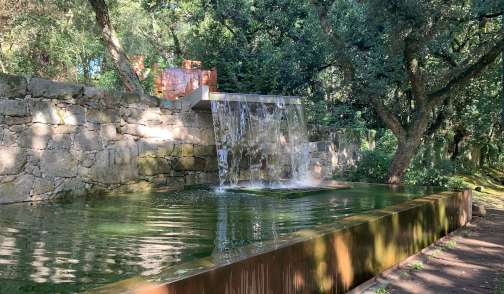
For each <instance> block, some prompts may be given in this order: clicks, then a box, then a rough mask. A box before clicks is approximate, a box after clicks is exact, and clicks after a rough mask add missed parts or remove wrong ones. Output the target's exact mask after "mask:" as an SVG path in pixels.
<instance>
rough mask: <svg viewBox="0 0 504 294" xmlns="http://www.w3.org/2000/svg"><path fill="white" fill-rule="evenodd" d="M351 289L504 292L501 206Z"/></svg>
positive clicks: (384, 291) (413, 291)
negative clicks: (371, 279) (370, 280)
mask: <svg viewBox="0 0 504 294" xmlns="http://www.w3.org/2000/svg"><path fill="white" fill-rule="evenodd" d="M351 293H365V294H371V293H422V294H428V293H495V294H500V293H504V210H498V209H489V210H488V211H487V216H486V217H484V218H474V219H473V220H472V221H471V223H470V224H468V225H467V226H466V227H464V228H461V229H459V230H457V231H455V232H454V233H453V234H450V235H449V236H447V237H445V238H442V239H441V240H439V241H438V242H436V243H435V244H433V245H431V246H429V247H427V248H426V249H424V250H422V252H421V253H419V254H416V255H414V256H412V257H410V258H408V259H407V260H406V261H405V262H403V263H401V264H400V265H399V266H398V267H395V268H392V269H389V270H387V271H385V272H384V273H382V274H381V275H380V276H379V277H377V278H376V279H375V280H374V281H372V282H368V283H365V284H363V285H361V286H359V287H357V288H356V289H355V290H354V291H352V292H351Z"/></svg>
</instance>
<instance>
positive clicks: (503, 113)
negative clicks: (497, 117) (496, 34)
mask: <svg viewBox="0 0 504 294" xmlns="http://www.w3.org/2000/svg"><path fill="white" fill-rule="evenodd" d="M501 18H502V34H503V35H504V15H502V16H501ZM501 65H502V82H501V83H502V93H501V96H502V98H501V99H502V107H501V127H502V130H503V132H504V48H503V49H502V64H501Z"/></svg>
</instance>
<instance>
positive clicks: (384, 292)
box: [374, 287, 500, 294]
mask: <svg viewBox="0 0 504 294" xmlns="http://www.w3.org/2000/svg"><path fill="white" fill-rule="evenodd" d="M374 292H375V294H390V291H389V290H388V289H387V287H380V288H378V289H376V290H375V291H374ZM499 294H500V293H499Z"/></svg>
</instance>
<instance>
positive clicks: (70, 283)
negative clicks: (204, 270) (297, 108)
mask: <svg viewBox="0 0 504 294" xmlns="http://www.w3.org/2000/svg"><path fill="white" fill-rule="evenodd" d="M352 185H353V188H351V189H345V190H338V191H329V192H328V191H326V192H322V193H320V194H315V195H313V194H312V195H309V196H305V197H296V198H288V197H270V196H264V195H251V194H241V193H215V192H213V191H212V190H193V191H182V192H166V193H149V194H129V195H121V196H101V197H87V198H80V199H66V200H59V201H52V202H44V203H42V202H41V203H21V204H10V205H0V293H71V292H79V291H83V290H86V289H92V288H96V287H99V286H102V285H104V284H107V283H111V282H115V281H118V280H121V279H125V278H128V277H132V276H135V275H144V276H153V275H157V274H159V273H160V271H161V270H163V269H165V268H167V267H169V266H172V265H175V264H178V263H181V262H186V261H191V260H194V259H197V258H201V257H207V256H211V255H214V254H219V253H223V252H227V251H232V250H234V249H236V248H239V247H240V246H244V245H249V244H252V245H251V246H261V242H264V241H267V240H275V238H278V237H279V236H284V235H285V234H289V233H292V232H294V231H298V230H301V229H305V228H311V227H314V226H316V225H319V224H327V223H331V222H336V221H337V220H338V219H339V218H341V217H344V216H347V215H350V214H355V213H359V212H364V211H368V210H372V209H376V208H383V207H386V206H390V205H393V204H398V203H401V202H404V201H406V200H408V199H411V198H414V197H417V196H421V195H426V194H428V193H431V192H433V191H431V190H430V189H428V188H412V187H406V188H405V187H403V188H396V189H394V190H392V189H391V188H389V187H387V186H380V185H367V184H352Z"/></svg>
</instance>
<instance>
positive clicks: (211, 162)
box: [204, 156, 219, 171]
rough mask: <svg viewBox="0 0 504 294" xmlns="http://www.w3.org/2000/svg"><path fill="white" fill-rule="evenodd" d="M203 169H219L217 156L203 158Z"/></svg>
mask: <svg viewBox="0 0 504 294" xmlns="http://www.w3.org/2000/svg"><path fill="white" fill-rule="evenodd" d="M204 170H205V171H217V170H219V163H218V162H217V157H216V156H214V157H207V158H206V159H205V168H204Z"/></svg>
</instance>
